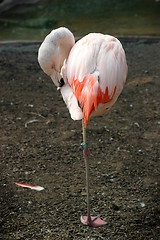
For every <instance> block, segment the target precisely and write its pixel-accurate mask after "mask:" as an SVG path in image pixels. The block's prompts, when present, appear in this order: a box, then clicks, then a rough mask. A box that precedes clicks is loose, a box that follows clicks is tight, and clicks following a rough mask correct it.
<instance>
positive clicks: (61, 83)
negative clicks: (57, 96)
mask: <svg viewBox="0 0 160 240" xmlns="http://www.w3.org/2000/svg"><path fill="white" fill-rule="evenodd" d="M64 84H65V82H64V80H63V78H61V79H60V81H59V87H60V88H61V87H63V85H64Z"/></svg>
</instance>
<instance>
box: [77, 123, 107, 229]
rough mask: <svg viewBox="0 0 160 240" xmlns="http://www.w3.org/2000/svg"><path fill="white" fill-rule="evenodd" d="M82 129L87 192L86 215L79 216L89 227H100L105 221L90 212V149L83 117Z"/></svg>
mask: <svg viewBox="0 0 160 240" xmlns="http://www.w3.org/2000/svg"><path fill="white" fill-rule="evenodd" d="M82 129H83V143H82V147H83V156H84V160H85V168H86V192H87V216H81V222H82V223H83V224H84V225H88V226H90V227H100V226H104V225H106V222H105V221H103V220H102V219H101V218H99V216H96V217H93V216H91V214H90V192H89V155H90V151H89V148H88V144H87V142H86V128H85V126H84V119H82Z"/></svg>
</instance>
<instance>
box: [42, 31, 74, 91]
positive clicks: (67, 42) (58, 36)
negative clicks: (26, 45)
mask: <svg viewBox="0 0 160 240" xmlns="http://www.w3.org/2000/svg"><path fill="white" fill-rule="evenodd" d="M74 44H75V39H74V36H73V34H72V33H71V32H70V31H69V29H67V28H65V27H60V28H58V29H56V30H53V31H51V32H50V33H49V34H48V35H47V36H46V38H45V39H44V41H43V42H42V44H41V46H40V48H39V50H38V62H39V64H40V66H41V68H42V70H43V71H44V72H45V73H46V74H47V75H49V76H50V77H51V79H52V81H53V82H54V84H55V85H56V86H57V87H62V86H63V85H64V84H65V82H66V79H65V76H63V75H65V62H66V60H67V58H68V56H69V53H70V50H71V48H72V47H73V45H74ZM62 79H63V81H64V84H62Z"/></svg>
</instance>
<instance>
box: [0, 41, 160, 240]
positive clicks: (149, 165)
mask: <svg viewBox="0 0 160 240" xmlns="http://www.w3.org/2000/svg"><path fill="white" fill-rule="evenodd" d="M39 45H40V43H12V44H11V43H1V44H0V171H1V174H0V178H1V180H0V239H3V240H15V239H21V240H23V239H24V240H31V239H32V240H35V239H38V240H41V239H42V240H45V239H49V240H50V239H52V240H57V239H58V240H61V239H65V240H68V239H75V240H83V239H86V240H88V239H90V240H97V239H100V240H101V239H105V240H109V239H110V240H122V239H123V240H124V239H125V240H132V239H134V240H152V239H153V240H158V239H160V191H159V177H160V163H159V160H160V159H159V158H160V42H158V40H157V41H152V40H150V41H148V40H145V39H142V40H137V41H132V40H131V39H130V40H129V41H126V40H123V46H124V48H125V51H126V55H127V61H128V67H129V73H128V78H127V83H126V85H125V88H124V90H123V92H122V94H121V96H120V97H119V99H118V101H117V103H116V104H115V105H114V107H113V108H112V109H111V110H110V112H109V113H106V114H105V115H103V116H102V117H97V118H92V119H91V120H90V121H89V123H88V129H87V139H88V143H89V146H90V150H91V159H90V181H91V183H90V189H91V190H90V191H91V198H92V199H91V205H92V213H93V214H94V215H96V214H100V215H101V216H102V217H103V219H104V220H106V221H107V222H108V224H107V225H106V226H105V227H102V228H97V229H92V228H89V227H85V226H83V225H82V224H81V222H80V216H81V215H82V214H86V193H85V168H84V161H83V156H82V149H81V146H80V144H81V142H82V131H81V122H79V121H76V122H74V121H73V120H72V119H71V118H70V116H69V113H68V110H67V108H66V106H65V104H64V102H63V100H62V98H61V96H60V93H59V92H58V91H57V90H56V88H55V87H54V85H53V83H52V81H51V80H50V79H49V77H47V76H46V75H45V74H44V73H43V72H42V70H41V69H40V67H39V65H38V62H37V50H38V47H39ZM16 181H19V182H23V183H29V184H32V185H40V186H43V187H44V190H43V191H41V192H37V191H34V190H29V189H23V188H20V187H18V186H16V185H15V182H16Z"/></svg>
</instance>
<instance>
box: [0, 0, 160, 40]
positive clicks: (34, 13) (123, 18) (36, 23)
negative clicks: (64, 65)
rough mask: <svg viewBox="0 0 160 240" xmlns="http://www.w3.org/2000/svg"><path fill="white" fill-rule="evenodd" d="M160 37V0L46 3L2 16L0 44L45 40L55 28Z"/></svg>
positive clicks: (79, 32)
mask: <svg viewBox="0 0 160 240" xmlns="http://www.w3.org/2000/svg"><path fill="white" fill-rule="evenodd" d="M59 26H66V27H68V28H69V29H70V30H71V31H72V32H73V33H74V35H75V36H77V37H79V36H83V35H85V34H87V33H89V32H102V33H109V34H113V35H150V36H160V0H122V1H120V0H46V1H42V2H41V3H40V4H37V5H36V6H34V7H33V6H32V8H31V7H30V8H27V9H26V8H25V6H21V7H20V8H16V9H13V10H12V11H10V12H8V13H6V14H4V15H3V16H0V40H15V39H16V40H42V39H43V38H44V36H45V35H46V34H48V33H49V32H50V31H51V30H52V29H53V28H57V27H59Z"/></svg>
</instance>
